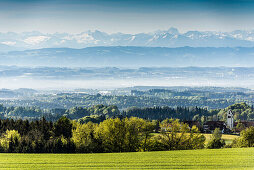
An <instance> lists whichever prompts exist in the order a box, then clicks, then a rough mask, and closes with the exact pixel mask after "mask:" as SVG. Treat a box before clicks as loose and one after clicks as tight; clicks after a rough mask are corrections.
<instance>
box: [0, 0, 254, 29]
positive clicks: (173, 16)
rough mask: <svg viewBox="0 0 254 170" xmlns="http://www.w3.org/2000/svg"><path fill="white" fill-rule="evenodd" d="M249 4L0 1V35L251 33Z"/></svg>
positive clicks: (213, 0) (247, 0) (229, 0)
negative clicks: (174, 30)
mask: <svg viewBox="0 0 254 170" xmlns="http://www.w3.org/2000/svg"><path fill="white" fill-rule="evenodd" d="M253 18H254V1H251V0H238V1H237V0H209V1H206V0H8V1H7V0H0V32H29V31H40V32H43V33H55V32H67V33H80V32H83V31H87V30H100V31H104V32H107V33H116V32H122V33H141V32H153V31H155V30H159V29H160V30H166V29H168V28H170V27H176V28H178V29H179V31H180V32H186V31H189V30H198V31H226V32H227V31H233V30H239V29H241V30H254V22H253Z"/></svg>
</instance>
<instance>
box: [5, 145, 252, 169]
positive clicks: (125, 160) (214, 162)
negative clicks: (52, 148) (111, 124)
mask: <svg viewBox="0 0 254 170" xmlns="http://www.w3.org/2000/svg"><path fill="white" fill-rule="evenodd" d="M0 168H2V169H254V148H228V149H211V150H209V149H203V150H184V151H161V152H136V153H102V154H5V153H4V154H0Z"/></svg>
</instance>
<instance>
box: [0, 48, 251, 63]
mask: <svg viewBox="0 0 254 170" xmlns="http://www.w3.org/2000/svg"><path fill="white" fill-rule="evenodd" d="M253 57H254V47H178V48H167V47H133V46H125V47H123V46H111V47H87V48H83V49H72V48H44V49H35V50H25V51H12V52H8V53H2V54H0V63H1V65H17V66H32V67H34V66H37V67H38V66H47V67H125V68H137V67H188V66H196V67H218V66H227V67H254V63H253Z"/></svg>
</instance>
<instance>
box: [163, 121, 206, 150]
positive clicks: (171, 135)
mask: <svg viewBox="0 0 254 170" xmlns="http://www.w3.org/2000/svg"><path fill="white" fill-rule="evenodd" d="M160 140H161V142H162V143H163V144H164V145H165V146H167V148H168V149H169V150H178V149H198V148H203V147H204V142H205V137H204V136H203V135H201V134H199V131H198V128H197V127H196V126H193V128H192V129H190V127H189V126H188V124H186V123H180V122H179V120H178V119H176V120H174V119H166V120H164V121H163V122H162V123H161V136H160Z"/></svg>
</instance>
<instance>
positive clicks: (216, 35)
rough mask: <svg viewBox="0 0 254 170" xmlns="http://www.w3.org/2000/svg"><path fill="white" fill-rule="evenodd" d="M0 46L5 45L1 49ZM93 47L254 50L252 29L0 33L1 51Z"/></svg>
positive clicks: (253, 31)
mask: <svg viewBox="0 0 254 170" xmlns="http://www.w3.org/2000/svg"><path fill="white" fill-rule="evenodd" d="M1 45H5V46H4V47H3V48H1ZM95 46H144V47H171V48H176V47H183V46H190V47H237V46H241V47H254V30H251V31H244V30H236V31H232V32H215V31H187V32H185V33H180V32H179V31H178V30H177V29H176V28H173V27H171V28H169V29H168V30H158V31H155V32H151V33H137V34H127V33H113V34H108V33H105V32H101V31H98V30H95V31H91V30H89V31H85V32H81V33H78V34H70V33H52V34H49V33H40V32H38V31H33V32H23V33H14V32H8V33H0V50H1V51H2V52H3V51H4V52H6V51H14V50H27V49H38V48H61V47H67V48H85V47H95Z"/></svg>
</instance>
